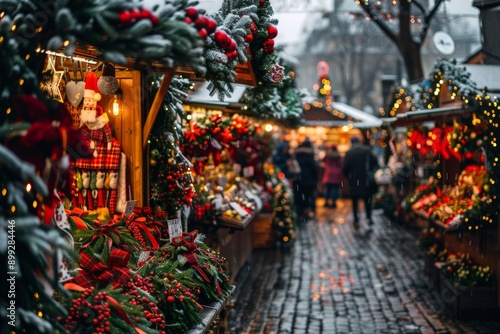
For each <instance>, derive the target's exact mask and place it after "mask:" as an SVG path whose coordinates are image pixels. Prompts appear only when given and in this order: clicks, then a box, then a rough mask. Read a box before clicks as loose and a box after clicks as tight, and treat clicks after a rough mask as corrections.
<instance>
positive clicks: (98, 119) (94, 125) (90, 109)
mask: <svg viewBox="0 0 500 334" xmlns="http://www.w3.org/2000/svg"><path fill="white" fill-rule="evenodd" d="M99 100H101V94H99V91H98V88H97V76H96V74H95V73H94V72H89V73H88V74H87V77H86V79H85V92H84V94H83V107H82V111H81V117H80V120H81V122H82V124H81V127H80V132H81V133H82V135H83V136H84V137H85V138H87V139H88V140H89V141H90V147H91V149H93V150H94V157H96V156H97V150H96V147H97V146H98V144H99V143H106V147H107V149H108V150H111V147H112V141H111V138H112V137H111V127H110V126H109V124H108V123H109V118H108V115H107V114H105V113H103V111H102V107H101V106H99V105H97V102H98V101H99Z"/></svg>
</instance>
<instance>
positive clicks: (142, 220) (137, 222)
mask: <svg viewBox="0 0 500 334" xmlns="http://www.w3.org/2000/svg"><path fill="white" fill-rule="evenodd" d="M127 228H128V229H129V230H132V229H134V228H138V229H139V230H141V231H142V232H144V234H145V235H146V237H147V238H148V240H149V243H150V244H151V247H153V249H155V250H156V249H158V248H160V245H159V244H158V241H157V240H156V238H155V237H154V236H153V235H152V234H151V231H150V226H148V224H147V219H146V217H136V216H135V214H134V213H133V212H132V214H131V215H130V217H129V219H128V221H127ZM158 232H159V231H158ZM158 237H160V233H158Z"/></svg>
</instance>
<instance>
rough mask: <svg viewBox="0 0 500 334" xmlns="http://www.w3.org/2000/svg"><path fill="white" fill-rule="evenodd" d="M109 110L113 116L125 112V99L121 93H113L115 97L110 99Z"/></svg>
mask: <svg viewBox="0 0 500 334" xmlns="http://www.w3.org/2000/svg"><path fill="white" fill-rule="evenodd" d="M108 112H109V113H111V114H113V116H118V115H120V114H121V113H122V112H123V101H122V100H121V98H120V96H119V95H117V94H115V95H113V98H112V99H111V101H109V103H108Z"/></svg>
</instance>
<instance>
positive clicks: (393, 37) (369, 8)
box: [359, 0, 399, 45]
mask: <svg viewBox="0 0 500 334" xmlns="http://www.w3.org/2000/svg"><path fill="white" fill-rule="evenodd" d="M359 5H360V6H361V8H363V9H364V10H365V12H366V13H367V14H368V16H370V18H371V19H372V21H373V22H375V24H376V25H378V26H379V27H380V29H382V31H383V32H384V33H385V34H386V35H387V37H389V38H390V39H391V40H392V41H393V42H394V43H395V44H396V45H397V44H398V43H399V41H398V36H397V35H396V33H394V31H392V30H391V28H389V26H388V25H387V24H385V23H384V22H383V21H382V20H379V17H378V16H377V13H376V12H375V11H374V10H373V9H372V3H371V2H369V3H366V2H365V1H363V0H361V1H359Z"/></svg>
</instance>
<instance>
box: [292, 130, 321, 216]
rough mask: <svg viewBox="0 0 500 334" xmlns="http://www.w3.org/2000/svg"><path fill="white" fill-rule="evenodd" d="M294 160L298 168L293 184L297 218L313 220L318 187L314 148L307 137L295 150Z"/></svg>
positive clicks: (317, 169) (317, 170)
mask: <svg viewBox="0 0 500 334" xmlns="http://www.w3.org/2000/svg"><path fill="white" fill-rule="evenodd" d="M294 153H295V158H296V159H297V162H298V163H299V166H300V173H299V174H298V175H297V178H296V182H295V184H294V193H295V202H296V208H297V215H298V217H299V218H305V219H307V218H313V217H314V215H315V214H316V189H317V187H318V174H319V168H318V164H317V162H316V160H315V158H314V148H313V145H312V143H311V141H310V140H309V138H308V137H306V138H305V139H304V141H303V142H302V143H301V144H300V145H299V146H298V147H297V148H296V149H295V151H294Z"/></svg>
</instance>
